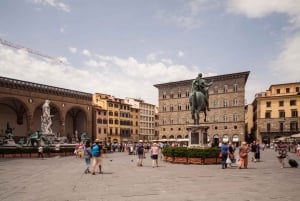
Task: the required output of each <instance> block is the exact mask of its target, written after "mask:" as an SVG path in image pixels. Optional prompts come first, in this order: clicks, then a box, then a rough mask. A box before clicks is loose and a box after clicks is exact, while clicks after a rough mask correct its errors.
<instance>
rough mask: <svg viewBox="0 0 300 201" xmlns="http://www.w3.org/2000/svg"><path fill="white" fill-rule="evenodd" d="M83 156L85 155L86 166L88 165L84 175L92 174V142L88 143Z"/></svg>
mask: <svg viewBox="0 0 300 201" xmlns="http://www.w3.org/2000/svg"><path fill="white" fill-rule="evenodd" d="M83 155H84V159H85V165H86V169H85V171H84V173H85V174H87V173H90V165H91V158H92V152H91V144H90V141H86V143H85V147H84V151H83Z"/></svg>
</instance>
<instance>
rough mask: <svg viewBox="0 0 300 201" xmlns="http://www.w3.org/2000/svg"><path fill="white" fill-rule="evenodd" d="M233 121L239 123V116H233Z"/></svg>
mask: <svg viewBox="0 0 300 201" xmlns="http://www.w3.org/2000/svg"><path fill="white" fill-rule="evenodd" d="M233 121H234V122H237V121H238V115H237V114H233Z"/></svg>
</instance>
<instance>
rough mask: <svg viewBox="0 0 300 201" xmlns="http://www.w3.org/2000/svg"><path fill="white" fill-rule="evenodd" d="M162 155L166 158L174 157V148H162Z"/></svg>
mask: <svg viewBox="0 0 300 201" xmlns="http://www.w3.org/2000/svg"><path fill="white" fill-rule="evenodd" d="M162 154H163V155H164V156H166V157H174V147H164V148H163V150H162Z"/></svg>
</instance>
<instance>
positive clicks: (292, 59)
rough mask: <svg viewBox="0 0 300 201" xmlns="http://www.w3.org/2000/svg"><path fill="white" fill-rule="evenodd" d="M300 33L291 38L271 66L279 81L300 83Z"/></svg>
mask: <svg viewBox="0 0 300 201" xmlns="http://www.w3.org/2000/svg"><path fill="white" fill-rule="evenodd" d="M299 64H300V33H298V34H296V35H295V36H294V37H291V38H290V39H288V41H287V42H286V44H285V46H284V47H283V48H282V51H281V53H280V54H279V56H278V57H277V59H276V60H275V61H274V63H272V64H271V67H272V68H273V70H274V75H275V76H276V77H278V79H279V80H282V81H286V80H289V81H291V80H293V81H295V82H296V81H299V74H300V68H299Z"/></svg>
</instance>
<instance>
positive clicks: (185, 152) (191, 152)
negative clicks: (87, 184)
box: [162, 147, 220, 158]
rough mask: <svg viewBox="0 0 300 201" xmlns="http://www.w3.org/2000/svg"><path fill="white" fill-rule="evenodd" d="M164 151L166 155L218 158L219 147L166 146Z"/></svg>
mask: <svg viewBox="0 0 300 201" xmlns="http://www.w3.org/2000/svg"><path fill="white" fill-rule="evenodd" d="M162 153H163V155H164V156H166V157H188V158H218V157H219V153H220V149H219V148H187V147H165V148H163V150H162Z"/></svg>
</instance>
